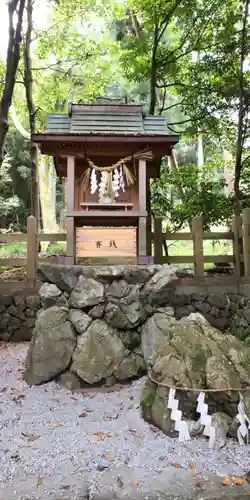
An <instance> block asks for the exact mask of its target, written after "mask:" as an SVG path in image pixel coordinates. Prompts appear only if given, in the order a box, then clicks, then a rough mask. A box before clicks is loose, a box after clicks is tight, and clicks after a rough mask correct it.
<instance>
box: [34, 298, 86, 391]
mask: <svg viewBox="0 0 250 500" xmlns="http://www.w3.org/2000/svg"><path fill="white" fill-rule="evenodd" d="M75 346H76V336H75V334H74V331H73V327H72V325H71V323H70V322H69V321H68V312H67V311H66V310H63V309H61V308H59V307H58V306H53V307H51V308H50V309H46V310H45V311H43V312H42V313H41V314H39V316H38V318H37V321H36V328H35V331H34V335H33V336H32V339H31V343H30V347H29V351H28V354H27V358H26V370H25V374H24V379H25V381H26V382H27V383H28V384H29V385H39V384H41V383H43V382H48V381H49V380H52V379H53V378H54V377H55V376H57V375H59V374H60V373H62V372H63V371H65V370H66V369H67V368H68V366H69V364H70V362H71V358H72V354H73V351H74V349H75Z"/></svg>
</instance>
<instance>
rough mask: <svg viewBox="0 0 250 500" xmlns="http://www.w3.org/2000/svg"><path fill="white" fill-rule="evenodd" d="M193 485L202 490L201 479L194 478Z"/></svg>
mask: <svg viewBox="0 0 250 500" xmlns="http://www.w3.org/2000/svg"><path fill="white" fill-rule="evenodd" d="M195 487H196V488H198V489H199V490H204V484H203V483H202V481H201V479H196V481H195Z"/></svg>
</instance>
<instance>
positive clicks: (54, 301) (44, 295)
mask: <svg viewBox="0 0 250 500" xmlns="http://www.w3.org/2000/svg"><path fill="white" fill-rule="evenodd" d="M39 295H40V297H41V303H42V306H43V309H48V308H49V307H52V306H66V305H67V300H66V298H65V296H64V295H63V293H62V291H61V290H59V288H58V287H57V286H56V285H54V284H52V283H43V284H42V286H41V288H40V290H39Z"/></svg>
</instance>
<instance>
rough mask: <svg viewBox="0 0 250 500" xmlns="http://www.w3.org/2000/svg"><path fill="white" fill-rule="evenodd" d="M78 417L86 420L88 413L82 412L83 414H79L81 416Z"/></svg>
mask: <svg viewBox="0 0 250 500" xmlns="http://www.w3.org/2000/svg"><path fill="white" fill-rule="evenodd" d="M79 417H80V418H86V417H88V413H86V412H83V413H81V414H80V415H79Z"/></svg>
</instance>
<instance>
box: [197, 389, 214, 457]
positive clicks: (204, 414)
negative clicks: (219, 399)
mask: <svg viewBox="0 0 250 500" xmlns="http://www.w3.org/2000/svg"><path fill="white" fill-rule="evenodd" d="M197 401H198V404H197V409H196V411H197V413H200V421H201V425H204V426H205V429H204V432H203V434H204V436H208V437H209V448H213V447H214V444H215V427H213V426H212V416H211V415H208V405H207V404H206V403H205V393H204V392H200V394H199V396H198V399H197Z"/></svg>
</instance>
